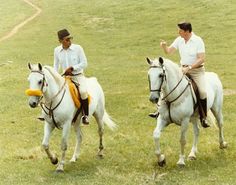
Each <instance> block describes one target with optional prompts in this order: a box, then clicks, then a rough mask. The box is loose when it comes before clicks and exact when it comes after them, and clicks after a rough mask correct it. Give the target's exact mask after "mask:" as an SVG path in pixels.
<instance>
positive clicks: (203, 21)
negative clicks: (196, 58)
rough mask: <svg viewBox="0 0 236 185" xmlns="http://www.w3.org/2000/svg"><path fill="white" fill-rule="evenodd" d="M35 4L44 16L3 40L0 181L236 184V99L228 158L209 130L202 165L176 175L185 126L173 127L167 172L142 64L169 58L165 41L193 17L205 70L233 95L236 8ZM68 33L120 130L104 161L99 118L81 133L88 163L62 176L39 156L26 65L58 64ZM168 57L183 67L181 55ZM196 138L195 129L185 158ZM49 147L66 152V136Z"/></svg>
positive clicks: (227, 109)
mask: <svg viewBox="0 0 236 185" xmlns="http://www.w3.org/2000/svg"><path fill="white" fill-rule="evenodd" d="M12 2H13V0H12ZM33 2H34V3H36V4H38V5H39V6H40V7H41V8H42V9H43V12H42V14H41V15H40V16H39V17H38V18H37V19H35V20H34V21H33V22H32V23H30V24H28V25H26V26H25V27H24V28H23V29H21V31H20V33H19V34H17V35H15V36H14V37H12V38H11V39H9V40H8V41H7V42H4V43H0V48H1V55H0V61H1V62H6V61H13V63H12V64H11V65H4V66H1V67H0V87H1V88H0V102H1V106H0V114H1V117H0V123H1V124H0V154H1V157H0V165H1V173H0V179H1V181H0V184H41V183H44V184H129V185H130V184H155V183H157V184H168V185H169V184H227V183H228V184H233V182H234V180H233V178H234V177H235V175H236V174H235V171H234V167H235V165H236V163H235V160H234V158H235V154H234V153H235V152H234V151H235V149H236V146H235V140H234V138H235V135H236V134H235V133H234V132H233V131H234V130H235V128H236V126H235V125H234V123H235V118H236V116H235V113H234V112H233V111H232V110H235V108H236V107H235V104H234V101H235V95H233V96H226V97H225V104H224V116H225V136H226V139H227V141H228V142H229V148H228V149H227V150H226V151H221V150H219V149H218V142H217V139H218V137H217V136H218V134H217V129H216V128H211V129H206V130H203V129H202V130H201V136H200V141H199V154H198V159H197V161H193V162H187V166H186V168H184V169H179V168H177V167H176V162H177V159H178V153H179V142H178V140H179V128H178V127H176V126H174V125H173V126H170V127H168V128H167V129H166V130H165V132H164V133H163V135H162V140H161V144H162V150H163V152H165V154H166V157H167V167H165V168H163V169H161V168H158V167H156V165H155V162H156V161H155V156H154V152H153V151H154V145H153V139H152V131H153V129H154V127H155V122H154V120H151V119H149V118H148V117H147V114H148V112H149V111H152V110H153V108H154V106H153V105H151V104H150V103H149V102H148V83H147V78H146V73H147V65H146V63H145V57H146V56H150V57H151V58H153V57H156V56H159V55H163V56H164V54H163V52H162V51H161V49H160V48H159V40H160V39H165V40H167V42H169V43H170V42H171V41H172V40H173V39H174V38H175V37H176V34H177V30H176V27H175V25H176V23H177V22H178V21H180V20H183V19H187V20H191V22H192V23H193V28H194V31H195V33H197V34H199V35H201V36H202V37H203V39H204V41H205V44H206V48H207V69H208V70H210V71H215V72H217V73H218V74H219V76H220V78H221V79H222V81H223V84H224V88H228V89H234V88H235V85H236V84H235V81H234V79H235V71H236V70H235V65H234V63H233V62H234V61H235V56H234V55H233V54H234V51H235V49H236V48H235V47H236V44H235V42H236V41H235V40H234V39H233V37H234V31H233V30H235V21H234V16H233V12H235V9H236V6H235V5H234V4H233V1H229V0H228V1H224V3H222V1H220V0H216V1H214V2H212V1H208V0H205V1H204V0H201V1H198V2H196V1H187V0H184V1H177V2H176V1H172V0H170V1H165V2H163V1H154V0H153V1H151V0H147V1H141V0H136V1H134V0H130V1H127V0H126V1H124V0H119V1H110V0H103V1H95V0H89V1H78V0H71V1H70V3H68V1H66V0H58V1H57V3H55V1H52V0H47V1H39V0H34V1H33ZM7 7H9V8H8V9H5V10H4V11H6V14H7V11H9V12H16V11H15V10H14V7H12V6H11V7H10V6H7ZM24 8H25V10H24V11H22V12H24V13H25V14H27V15H28V13H26V12H30V11H32V9H30V8H29V6H27V5H26V6H25V7H24ZM2 16H4V14H3V15H2ZM13 17H15V16H13ZM10 20H11V21H12V22H11V21H9V23H8V25H9V26H11V25H14V24H15V21H16V20H15V19H10ZM17 21H18V20H17ZM65 26H66V27H67V28H68V29H69V30H70V31H71V33H72V34H73V35H74V42H75V43H80V44H81V45H82V46H83V47H84V49H85V52H86V55H87V57H88V60H89V68H88V69H87V71H86V73H87V75H88V76H96V77H97V78H98V80H99V82H100V83H101V84H102V87H103V89H104V91H105V94H106V105H107V110H108V112H109V113H110V114H111V115H112V116H113V117H114V118H115V119H116V120H117V122H118V124H119V130H118V131H117V132H116V133H112V132H111V131H109V130H106V134H105V145H106V151H105V152H106V156H105V159H103V160H98V159H96V157H95V154H96V151H97V146H98V136H97V133H96V125H95V124H94V121H93V122H92V124H91V125H90V126H89V127H85V128H83V132H84V141H83V144H82V150H81V158H80V159H79V160H78V162H77V163H76V164H67V165H66V173H65V174H57V175H56V174H54V173H53V171H54V169H55V168H54V166H52V165H51V164H50V162H49V160H48V159H47V158H46V155H45V154H44V153H43V151H41V149H40V142H41V139H42V133H43V126H42V124H41V123H39V122H38V121H36V120H35V117H36V116H37V114H38V113H39V109H37V110H32V109H29V107H28V106H27V97H25V96H24V95H23V92H24V90H25V89H26V88H27V87H28V83H27V75H28V71H27V62H29V61H32V62H41V63H43V64H52V61H53V56H52V53H53V52H52V51H53V48H54V47H55V46H56V45H57V44H58V43H57V39H56V31H57V30H58V29H60V28H63V27H65ZM229 26H230V27H231V28H228V27H229ZM170 58H171V59H172V60H175V61H178V54H176V55H174V56H171V57H170ZM189 130H190V131H192V129H191V127H190V129H189ZM191 136H192V134H191V132H189V134H188V144H187V147H186V149H187V150H186V155H187V152H188V151H189V150H190V147H191V141H192V138H191ZM74 139H75V137H74V133H73V132H72V134H71V138H70V147H69V149H68V155H67V159H70V157H71V155H72V152H73V146H74ZM51 143H52V145H51V146H52V149H53V150H54V151H56V153H57V154H60V131H55V132H54V134H53V136H52V140H51ZM154 176H155V179H154V178H153V177H154Z"/></svg>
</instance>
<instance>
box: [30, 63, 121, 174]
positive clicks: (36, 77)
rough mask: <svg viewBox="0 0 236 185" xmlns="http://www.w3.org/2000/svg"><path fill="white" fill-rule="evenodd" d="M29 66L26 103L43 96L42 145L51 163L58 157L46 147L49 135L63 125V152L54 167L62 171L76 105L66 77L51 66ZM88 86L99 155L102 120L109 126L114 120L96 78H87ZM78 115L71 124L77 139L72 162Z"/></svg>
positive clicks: (33, 104) (33, 103)
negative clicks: (28, 86) (95, 122)
mask: <svg viewBox="0 0 236 185" xmlns="http://www.w3.org/2000/svg"><path fill="white" fill-rule="evenodd" d="M29 69H30V74H29V77H28V80H29V83H30V89H29V90H28V95H30V97H29V105H30V107H32V108H35V107H37V105H38V104H39V102H40V101H41V99H42V97H43V98H44V103H43V104H42V103H41V107H42V113H43V114H44V117H45V124H44V137H43V142H42V146H43V148H44V150H45V151H46V153H47V155H48V157H49V158H50V160H51V162H52V163H53V164H57V163H58V159H57V157H56V156H55V155H54V154H52V153H51V151H50V149H49V138H50V135H51V132H52V131H53V130H54V128H55V127H57V128H61V129H62V141H61V150H62V155H61V160H60V162H59V163H58V166H57V169H56V171H57V172H63V171H64V163H65V154H66V150H67V143H68V138H69V132H70V129H71V124H72V120H73V118H74V115H75V113H76V111H77V108H76V107H75V105H74V102H73V100H72V97H71V94H70V91H69V87H68V84H67V83H66V82H65V79H64V78H63V77H62V76H61V75H60V74H58V73H57V72H56V71H55V70H54V69H53V68H52V67H50V66H44V67H42V66H41V64H38V65H30V64H29ZM87 86H88V93H89V95H90V96H91V102H90V105H89V113H90V115H93V116H94V117H95V119H96V121H97V124H98V133H99V137H100V141H99V142H100V145H99V152H98V155H99V156H102V155H103V130H104V122H105V123H106V125H107V126H108V127H109V128H110V129H114V128H116V124H115V123H114V122H113V121H112V120H111V118H110V117H109V115H108V114H107V112H106V110H105V98H104V93H103V90H102V88H101V86H100V84H99V83H98V81H97V80H96V78H94V77H93V78H87ZM29 92H30V93H29ZM81 116H82V115H81V113H80V115H79V116H78V118H77V121H76V122H75V123H74V124H73V126H74V129H75V133H76V136H77V143H76V146H75V150H74V154H73V156H72V158H71V160H70V161H71V162H75V161H76V160H77V158H78V156H79V152H80V144H81V140H82V135H81V128H80V123H81Z"/></svg>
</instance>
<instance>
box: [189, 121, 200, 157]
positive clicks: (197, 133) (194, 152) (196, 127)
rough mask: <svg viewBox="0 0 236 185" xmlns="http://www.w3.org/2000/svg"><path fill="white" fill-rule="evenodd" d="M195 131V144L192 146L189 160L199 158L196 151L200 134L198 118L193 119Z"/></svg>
mask: <svg viewBox="0 0 236 185" xmlns="http://www.w3.org/2000/svg"><path fill="white" fill-rule="evenodd" d="M193 133H194V138H193V146H192V149H191V152H190V154H189V155H188V159H189V160H196V158H197V157H196V153H197V143H198V136H199V128H198V120H197V119H194V120H193Z"/></svg>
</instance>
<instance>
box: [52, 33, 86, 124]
mask: <svg viewBox="0 0 236 185" xmlns="http://www.w3.org/2000/svg"><path fill="white" fill-rule="evenodd" d="M57 35H58V39H59V42H60V43H61V45H60V46H57V47H56V48H55V49H54V69H55V70H56V71H57V72H59V69H60V68H62V70H63V71H64V75H66V76H68V75H69V76H71V78H72V81H73V82H74V83H75V84H76V85H77V87H79V92H80V96H81V99H82V100H81V104H82V108H83V111H84V115H83V117H82V122H83V123H84V124H89V119H88V115H89V105H88V93H87V85H86V78H85V76H84V69H85V68H86V67H87V58H86V56H85V53H84V50H83V48H82V47H81V46H80V45H77V44H72V39H73V37H72V36H71V35H70V33H69V32H68V30H67V29H62V30H59V31H58V32H57Z"/></svg>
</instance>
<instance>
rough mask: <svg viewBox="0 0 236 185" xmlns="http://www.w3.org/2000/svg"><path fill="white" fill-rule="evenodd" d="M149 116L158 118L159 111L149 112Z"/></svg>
mask: <svg viewBox="0 0 236 185" xmlns="http://www.w3.org/2000/svg"><path fill="white" fill-rule="evenodd" d="M148 116H150V117H151V118H155V119H157V117H158V116H159V112H158V111H156V112H153V113H149V114H148Z"/></svg>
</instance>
